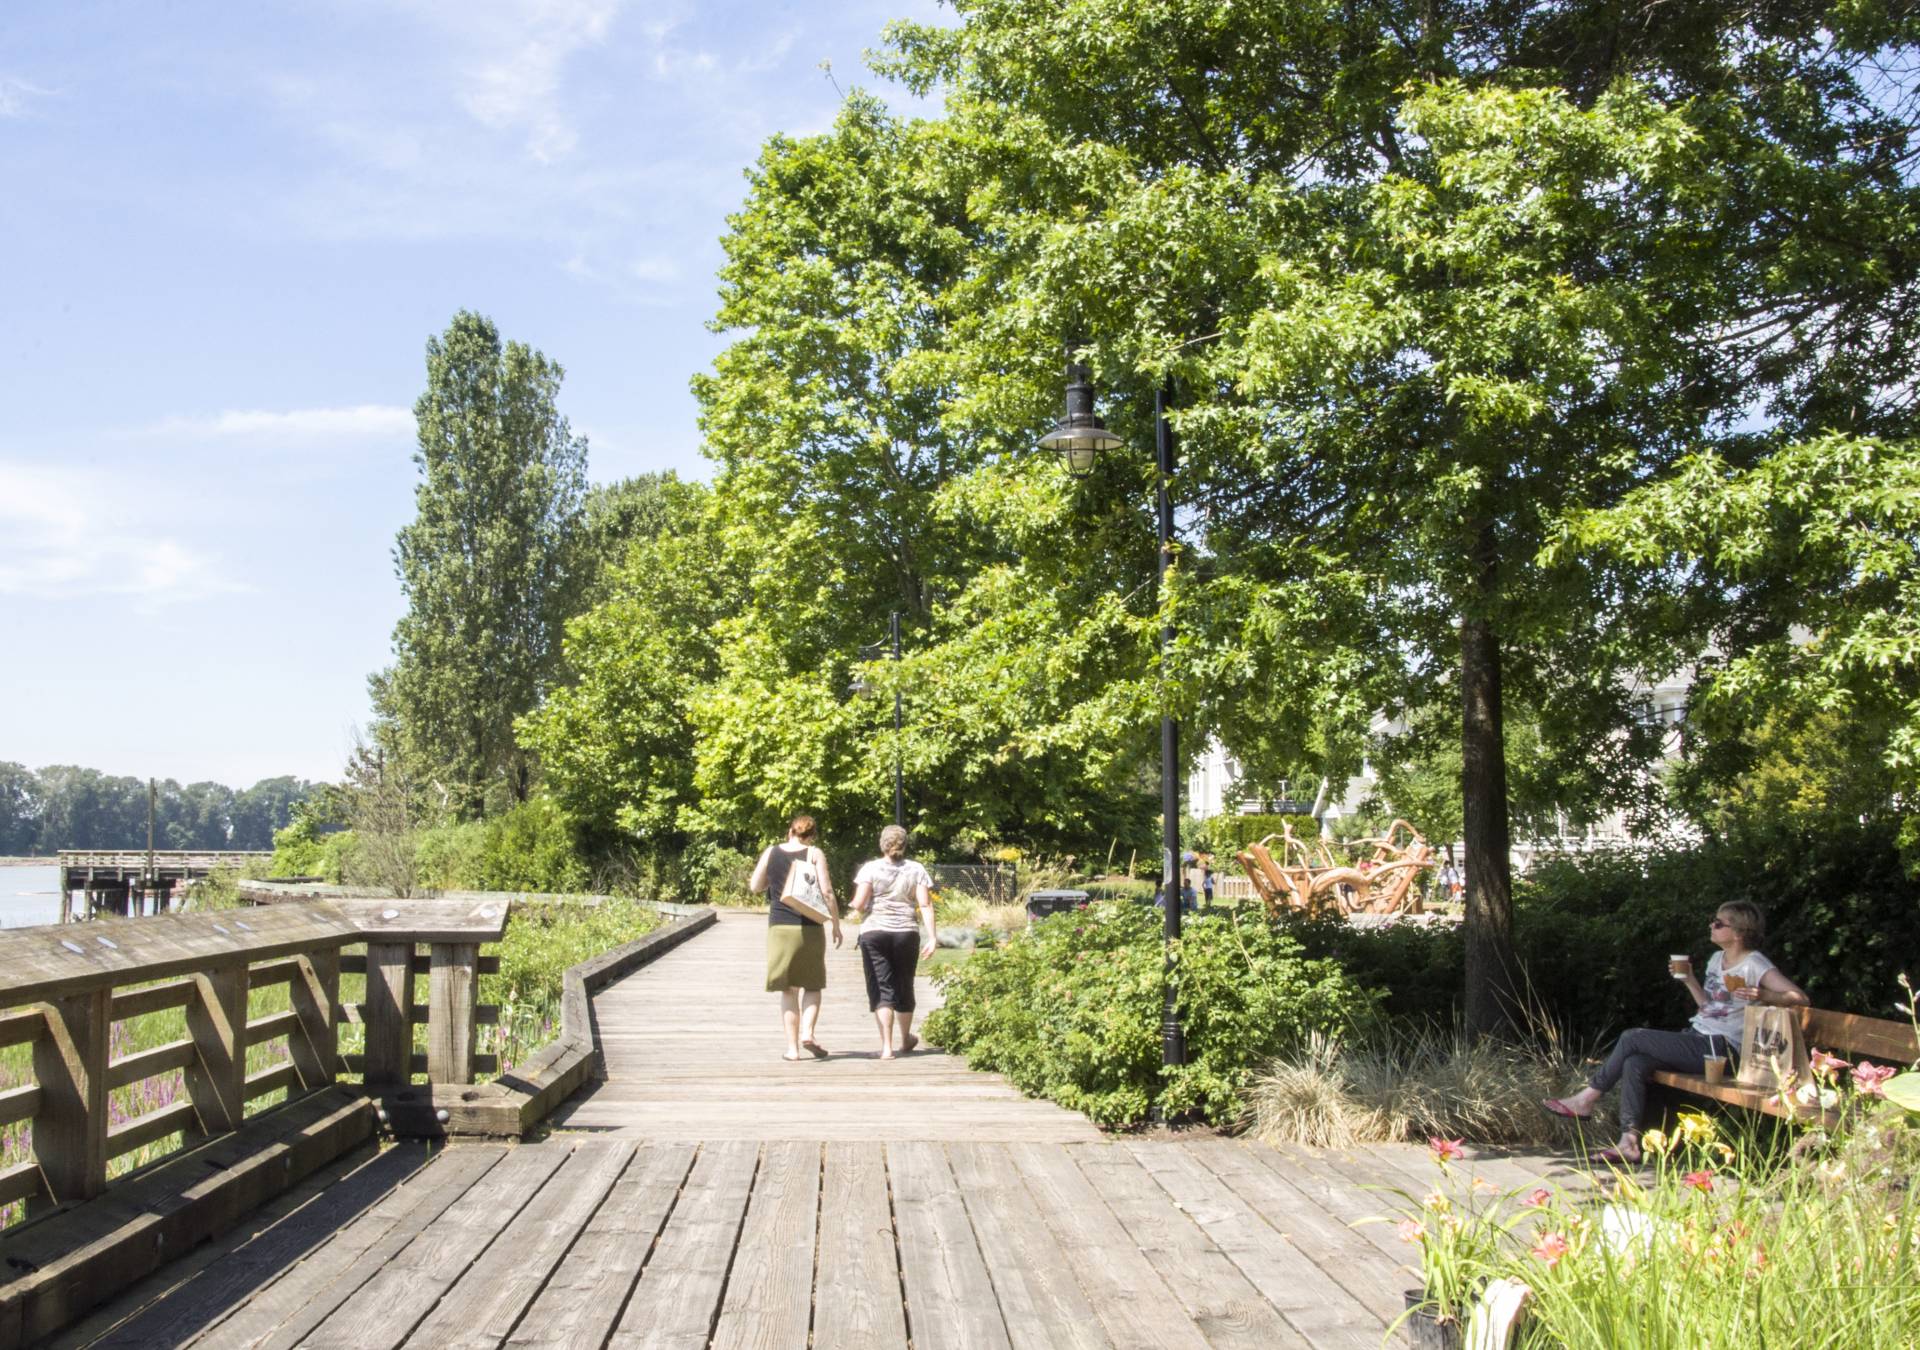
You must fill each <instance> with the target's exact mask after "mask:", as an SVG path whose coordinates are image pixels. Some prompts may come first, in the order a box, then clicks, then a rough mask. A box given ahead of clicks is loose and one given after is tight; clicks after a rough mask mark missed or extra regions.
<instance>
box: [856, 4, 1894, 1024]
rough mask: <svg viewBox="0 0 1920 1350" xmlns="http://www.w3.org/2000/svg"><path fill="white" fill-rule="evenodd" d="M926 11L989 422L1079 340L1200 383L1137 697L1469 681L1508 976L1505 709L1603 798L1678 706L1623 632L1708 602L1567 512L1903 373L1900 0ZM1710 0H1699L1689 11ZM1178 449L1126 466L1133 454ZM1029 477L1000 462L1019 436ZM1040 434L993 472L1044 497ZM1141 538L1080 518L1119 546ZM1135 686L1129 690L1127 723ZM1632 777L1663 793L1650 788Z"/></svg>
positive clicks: (909, 36) (1134, 422)
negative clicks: (959, 186)
mask: <svg viewBox="0 0 1920 1350" xmlns="http://www.w3.org/2000/svg"><path fill="white" fill-rule="evenodd" d="M958 8H959V10H960V12H961V15H962V18H963V23H962V25H961V26H960V27H959V28H958V29H932V28H915V27H906V28H902V29H900V30H898V31H897V38H896V56H895V58H894V59H893V61H892V63H891V66H890V68H891V69H892V70H894V71H895V72H897V73H900V74H902V75H904V76H905V77H906V78H907V79H908V80H909V81H910V82H911V83H912V84H913V85H914V86H915V87H916V88H918V89H921V90H931V89H933V88H935V87H936V86H943V87H944V88H945V89H946V91H947V95H948V102H947V108H948V114H947V117H946V119H945V126H946V132H945V135H944V137H940V138H934V137H924V138H923V139H926V140H927V141H928V143H929V144H930V145H938V146H943V147H945V148H946V149H947V153H946V154H945V155H944V156H942V158H941V159H940V161H939V162H940V163H943V164H945V165H947V166H949V169H950V171H951V172H952V173H954V174H955V175H956V177H957V178H958V179H959V180H960V181H964V182H965V183H966V185H967V188H968V192H969V195H968V199H967V200H968V204H969V210H970V213H971V219H970V221H969V229H970V232H971V234H972V236H973V237H974V238H977V239H979V240H981V241H983V245H984V246H983V247H981V248H980V249H979V250H978V251H977V252H976V253H975V254H974V255H973V256H972V257H970V259H969V266H968V271H967V275H966V276H964V277H962V278H960V279H957V280H956V281H955V282H954V283H953V284H952V285H950V286H949V287H947V288H946V291H945V298H946V309H947V324H946V325H945V330H944V331H945V336H944V338H943V339H942V340H941V343H940V345H939V347H938V352H939V360H940V363H941V368H942V370H943V372H944V373H945V374H946V377H947V378H948V379H950V380H951V381H952V382H953V383H954V384H955V385H956V386H958V387H962V388H965V389H966V390H967V394H966V396H965V397H964V398H960V399H957V400H955V402H954V403H953V405H952V406H950V408H949V409H948V415H947V417H946V419H945V420H946V425H947V426H948V428H949V429H950V430H964V429H970V430H972V431H973V433H974V434H975V435H976V436H977V437H980V438H982V439H983V441H984V440H985V439H987V438H989V437H991V436H992V434H993V431H992V429H993V428H998V429H999V430H1000V433H1001V434H1003V435H1007V436H1008V439H1009V440H1010V441H1012V444H1006V443H1004V442H1003V445H1005V448H1008V449H1012V448H1015V447H1016V446H1017V445H1018V444H1020V443H1021V442H1023V441H1024V442H1030V439H1031V437H1032V436H1033V434H1034V432H1035V430H1037V429H1038V428H1039V427H1042V426H1044V424H1045V421H1046V419H1047V412H1048V405H1050V404H1051V403H1052V401H1053V398H1054V397H1055V391H1056V390H1057V388H1058V384H1057V379H1058V377H1057V375H1056V374H1055V371H1056V370H1057V362H1058V355H1057V353H1058V352H1059V351H1060V349H1061V347H1062V346H1063V345H1065V344H1069V343H1070V344H1072V345H1073V346H1075V347H1076V348H1077V349H1078V351H1079V352H1080V354H1081V355H1082V356H1083V357H1085V358H1086V359H1087V360H1088V361H1089V362H1090V363H1091V364H1092V366H1093V367H1094V369H1095V371H1096V373H1097V374H1098V376H1099V377H1100V379H1101V381H1102V383H1103V384H1105V385H1106V386H1107V387H1108V388H1109V389H1110V390H1112V391H1114V393H1115V394H1116V395H1117V397H1116V399H1115V401H1114V404H1113V406H1114V408H1115V409H1116V412H1115V417H1114V420H1115V422H1116V425H1117V428H1118V429H1120V430H1121V431H1123V432H1125V433H1127V434H1128V435H1129V437H1130V439H1131V440H1132V441H1133V443H1135V444H1144V442H1145V437H1144V435H1143V434H1142V432H1143V430H1144V428H1143V427H1142V425H1141V420H1140V418H1139V416H1138V414H1137V413H1135V412H1133V411H1131V410H1134V409H1139V408H1142V407H1144V406H1145V405H1146V402H1147V399H1148V397H1149V394H1150V392H1151V391H1152V390H1153V389H1155V388H1156V387H1158V386H1160V385H1161V384H1162V383H1163V382H1165V381H1168V380H1172V381H1173V382H1174V384H1175V386H1176V388H1177V390H1178V395H1179V404H1180V411H1179V412H1178V414H1177V417H1176V423H1177V427H1178V430H1179V432H1180V434H1181V436H1182V439H1183V442H1184V446H1183V450H1184V455H1185V459H1186V463H1187V465H1188V467H1187V468H1186V469H1185V470H1183V475H1182V476H1183V480H1184V482H1183V486H1182V497H1183V499H1184V500H1185V501H1186V502H1187V503H1188V504H1189V506H1190V508H1192V509H1193V510H1194V511H1195V512H1196V513H1197V515H1198V517H1199V520H1200V521H1201V522H1204V540H1203V542H1202V543H1201V544H1200V545H1199V546H1197V547H1195V548H1192V549H1190V550H1189V551H1188V552H1187V553H1186V554H1185V555H1184V556H1183V558H1182V560H1181V566H1180V568H1179V575H1178V577H1177V580H1176V584H1175V585H1174V586H1173V588H1172V592H1171V595H1170V596H1169V597H1168V599H1167V611H1168V613H1167V617H1169V618H1171V619H1172V620H1173V621H1174V622H1175V623H1176V624H1177V625H1178V627H1179V628H1180V630H1181V632H1182V633H1183V635H1185V636H1184V638H1183V641H1182V644H1181V646H1180V647H1179V648H1178V649H1177V650H1176V652H1175V654H1174V658H1173V660H1172V661H1170V662H1168V663H1167V664H1166V665H1165V666H1164V667H1160V666H1158V665H1157V664H1156V663H1154V662H1153V661H1152V660H1151V659H1150V653H1151V648H1150V647H1149V646H1148V645H1147V644H1144V643H1140V644H1136V652H1135V659H1136V661H1137V663H1138V664H1137V665H1136V667H1135V670H1136V679H1135V681H1134V683H1133V688H1132V690H1131V691H1128V690H1126V689H1123V688H1122V689H1116V691H1115V692H1114V693H1113V694H1112V695H1111V696H1110V697H1109V698H1108V699H1107V700H1105V702H1106V706H1108V707H1109V708H1112V709H1115V710H1117V711H1120V712H1124V711H1125V710H1126V704H1127V702H1128V700H1129V699H1131V701H1132V704H1133V707H1134V709H1135V710H1136V717H1137V716H1139V715H1143V714H1150V713H1151V712H1154V711H1158V710H1159V709H1160V708H1161V707H1167V708H1171V709H1172V710H1174V711H1176V712H1182V713H1184V714H1186V715H1187V716H1188V718H1189V720H1190V722H1192V723H1194V724H1196V728H1195V729H1196V730H1206V729H1216V728H1217V729H1219V730H1220V731H1221V733H1222V734H1223V736H1224V737H1225V739H1226V740H1227V742H1228V744H1229V746H1230V747H1233V748H1236V749H1239V748H1240V747H1241V746H1242V745H1247V746H1251V747H1253V748H1254V749H1255V750H1257V751H1258V752H1259V753H1258V755H1255V754H1251V753H1243V754H1242V758H1243V759H1255V758H1260V757H1265V758H1268V759H1270V760H1272V761H1274V762H1285V761H1286V760H1287V759H1289V758H1291V757H1293V756H1294V755H1295V754H1298V753H1300V752H1317V753H1318V754H1319V755H1320V756H1321V757H1322V759H1323V760H1324V761H1326V762H1327V763H1328V766H1329V768H1337V767H1339V765H1340V764H1341V763H1342V762H1343V761H1344V762H1349V763H1350V762H1351V760H1352V759H1353V757H1354V756H1355V754H1356V751H1357V748H1358V746H1359V744H1360V742H1361V738H1362V737H1363V736H1364V732H1365V727H1366V720H1367V718H1369V717H1370V716H1371V715H1372V714H1373V713H1374V712H1375V711H1377V710H1386V711H1389V712H1396V713H1401V714H1407V713H1411V712H1415V711H1419V710H1423V709H1428V708H1436V707H1444V706H1446V705H1449V704H1450V705H1451V706H1452V708H1454V709H1455V710H1457V711H1456V712H1455V713H1454V714H1452V715H1453V716H1456V717H1457V718H1458V725H1459V727H1460V744H1461V751H1462V770H1463V792H1462V805H1463V825H1464V832H1465V836H1466V840H1467V845H1468V850H1469V867H1468V907H1469V908H1468V930H1467V944H1466V945H1467V962H1468V988H1469V993H1468V1007H1467V1013H1468V1018H1469V1021H1470V1023H1471V1024H1472V1025H1474V1026H1475V1027H1481V1028H1484V1027H1489V1026H1492V1025H1495V1024H1497V1023H1498V1022H1500V1021H1501V1020H1502V1018H1503V1015H1504V1012H1505V1007H1504V1006H1503V1003H1504V1001H1505V1000H1506V999H1507V998H1508V996H1509V994H1510V992H1511V989H1512V980H1513V976H1512V954H1511V943H1510V927H1511V879H1510V875H1509V870H1508V852H1509V847H1508V845H1509V831H1510V820H1509V798H1510V792H1509V785H1508V783H1507V780H1506V771H1505V766H1506V762H1507V754H1506V742H1507V736H1506V718H1507V712H1508V709H1509V706H1513V707H1515V708H1518V709H1524V710H1525V712H1526V714H1527V716H1528V718H1529V719H1530V720H1531V721H1532V722H1533V723H1534V724H1535V725H1537V727H1538V729H1539V733H1540V737H1541V746H1542V750H1543V753H1545V754H1549V755H1553V756H1555V757H1557V758H1559V759H1561V760H1562V761H1563V762H1564V764H1565V765H1566V766H1568V769H1567V771H1568V772H1569V773H1572V772H1573V771H1574V770H1579V771H1580V772H1579V775H1578V776H1580V777H1583V779H1584V781H1585V783H1586V784H1587V785H1588V786H1589V788H1590V790H1591V791H1592V792H1593V793H1594V794H1596V801H1597V802H1601V803H1604V802H1605V801H1606V799H1607V794H1608V793H1610V792H1613V791H1615V790H1616V789H1618V788H1625V789H1627V790H1628V791H1629V792H1630V793H1639V792H1641V791H1643V790H1644V784H1645V782H1646V779H1645V777H1644V776H1643V775H1640V774H1637V773H1636V774H1623V773H1620V772H1618V771H1617V770H1618V766H1619V765H1620V764H1622V763H1628V764H1634V763H1641V762H1644V761H1645V760H1646V759H1647V758H1648V757H1649V756H1651V755H1652V753H1653V752H1654V750H1655V749H1656V737H1655V736H1654V735H1653V734H1652V733H1651V732H1650V730H1649V729H1647V728H1643V727H1640V726H1639V725H1638V724H1637V723H1636V721H1635V718H1634V711H1635V710H1634V708H1633V706H1632V705H1633V699H1632V696H1631V691H1630V688H1629V687H1628V686H1627V683H1626V681H1624V680H1623V679H1622V678H1621V676H1622V674H1623V672H1627V671H1631V670H1635V669H1641V668H1652V667H1656V666H1658V665H1659V664H1660V663H1662V662H1667V663H1669V668H1671V663H1674V662H1676V661H1677V660H1678V658H1679V654H1681V653H1683V652H1684V651H1685V648H1686V646H1687V644H1688V643H1689V642H1691V641H1694V640H1696V639H1697V637H1698V634H1699V628H1698V624H1697V619H1698V615H1697V614H1696V613H1694V612H1691V611H1690V609H1689V607H1688V606H1687V605H1684V604H1682V605H1678V606H1676V605H1675V604H1673V602H1672V599H1671V593H1670V591H1669V590H1668V589H1667V588H1666V587H1665V586H1664V585H1662V584H1661V578H1660V576H1659V574H1658V569H1657V568H1652V567H1648V566H1645V565H1641V564H1640V563H1638V562H1637V561H1636V560H1634V559H1630V558H1623V557H1620V556H1618V555H1604V554H1594V555H1576V554H1574V553H1571V552H1562V553H1551V552H1543V549H1544V548H1545V546H1546V545H1547V543H1548V542H1549V541H1550V540H1551V539H1552V538H1554V536H1555V531H1556V529H1557V528H1558V522H1559V521H1560V520H1561V519H1562V518H1563V517H1564V516H1565V515H1567V514H1569V513H1574V512H1579V511H1583V510H1588V509H1592V508H1594V507H1605V506H1607V505H1610V504H1612V503H1614V502H1616V501H1618V500H1619V499H1620V498H1621V497H1622V496H1623V495H1624V494H1625V493H1626V492H1628V491H1629V490H1630V489H1632V488H1634V487H1635V486H1638V485H1640V484H1643V483H1646V482H1648V481H1653V480H1659V479H1661V478H1662V477H1663V476H1664V475H1666V474H1668V473H1669V472H1671V471H1672V469H1673V467H1674V465H1675V464H1676V463H1677V462H1678V461H1679V460H1680V459H1681V458H1682V456H1683V455H1685V454H1686V453H1687V452H1688V451H1690V450H1692V449H1694V448H1696V447H1698V446H1699V445H1701V444H1707V443H1718V444H1720V445H1722V446H1723V447H1725V449H1726V451H1727V453H1728V454H1729V455H1733V456H1736V457H1738V459H1739V460H1741V461H1750V460H1751V459H1752V458H1753V457H1754V456H1755V455H1756V454H1759V453H1762V452H1764V450H1765V449H1766V448H1767V446H1766V440H1765V438H1761V437H1755V436H1753V435H1751V434H1747V433H1744V432H1743V431H1742V430H1741V419H1742V416H1743V414H1745V413H1746V412H1747V410H1748V409H1750V408H1751V407H1752V406H1753V405H1754V404H1755V403H1757V402H1765V403H1766V404H1767V405H1768V406H1769V408H1770V409H1771V411H1772V413H1773V415H1774V416H1775V417H1776V418H1777V419H1779V421H1780V422H1781V423H1782V424H1783V425H1786V424H1796V425H1808V426H1814V425H1823V424H1830V423H1831V421H1832V420H1833V419H1835V418H1868V419H1871V418H1892V419H1895V420H1897V419H1898V418H1899V417H1900V416H1902V415H1903V404H1904V401H1905V398H1904V394H1903V393H1902V392H1901V391H1904V390H1908V389H1910V388H1911V387H1912V377H1913V374H1914V372H1913V369H1912V353H1913V351H1914V350H1915V344H1914V342H1913V340H1912V339H1913V327H1912V320H1913V314H1912V307H1911V305H1910V304H1908V303H1907V302H1906V300H1905V290H1906V282H1905V281H1904V280H1903V278H1904V277H1906V276H1909V275H1911V272H1912V268H1911V263H1910V261H1909V256H1910V253H1911V246H1910V244H1909V241H1908V234H1909V226H1908V224H1907V222H1908V221H1909V220H1910V219H1911V218H1912V213H1911V210H1910V202H1909V199H1910V191H1909V188H1908V186H1907V180H1906V168H1905V166H1906V165H1907V163H1908V157H1909V155H1910V154H1911V153H1912V149H1911V146H1912V138H1911V126H1910V120H1911V119H1910V112H1911V107H1910V104H1909V103H1908V101H1907V99H1906V96H1905V92H1904V91H1903V90H1900V89H1897V88H1895V89H1891V90H1889V89H1888V88H1886V87H1884V86H1883V85H1882V84H1878V83H1876V82H1878V81H1884V80H1885V79H1886V78H1888V77H1887V76H1886V75H1885V74H1884V72H1885V71H1886V70H1887V69H1888V67H1887V65H1886V64H1885V57H1886V54H1887V53H1888V51H1890V50H1898V51H1905V50H1908V49H1909V48H1910V46H1911V41H1912V37H1913V34H1912V33H1911V32H1910V31H1908V29H1907V27H1906V26H1905V25H1907V23H1908V21H1907V20H1906V19H1905V18H1901V17H1894V18H1888V17H1887V14H1886V12H1885V11H1881V10H1878V9H1872V10H1868V9H1862V8H1859V7H1841V8H1836V9H1831V10H1830V9H1829V8H1828V7H1826V6H1786V7H1778V8H1773V7H1769V8H1767V9H1764V10H1761V9H1755V8H1752V7H1722V6H1712V5H1706V4H1686V5H1682V6H1680V7H1679V10H1675V9H1673V8H1671V7H1662V9H1661V11H1660V18H1659V21H1658V22H1653V21H1651V16H1652V14H1653V11H1652V9H1651V8H1650V7H1645V6H1640V5H1625V6H1571V5H1569V6H1541V7H1530V8H1524V9H1516V8H1514V7H1511V6H1504V5H1497V4H1467V5H1459V6H1449V7H1446V8H1444V9H1434V8H1433V7H1431V6H1424V7H1416V6H1408V5H1404V4H1393V3H1381V4H1360V5H1343V6H1339V7H1333V6H1309V7H1305V8H1303V7H1301V6H1297V5H1291V4H1279V3H1268V4H1256V5H1251V6H1247V5H1241V4H1228V3H1226V0H1218V2H1217V3H1205V2H1204V0H1203V2H1202V3H1188V2H1184V0H1183V2H1182V3H1154V4H1146V5H1140V4H1132V3H1125V4H1123V3H1120V2H1119V0H1081V3H1074V4H1067V5H1059V4H1043V3H1040V0H980V3H962V4H960V5H959V6H958ZM1682 11H1684V12H1682ZM1141 476H1142V472H1141V468H1140V464H1139V458H1138V457H1136V458H1135V460H1134V461H1133V462H1132V463H1131V464H1129V465H1125V466H1117V467H1115V468H1113V469H1111V470H1109V471H1107V472H1106V475H1105V476H1104V477H1102V476H1100V475H1096V477H1095V479H1094V480H1093V483H1092V487H1091V490H1092V491H1097V492H1102V493H1105V492H1111V491H1112V490H1113V489H1114V488H1115V487H1116V486H1132V487H1133V488H1134V492H1133V494H1132V498H1131V499H1132V500H1134V501H1141V500H1143V499H1144V494H1143V493H1142V492H1140V491H1139V484H1140V479H1141ZM989 478H991V479H994V480H996V481H994V482H991V483H989V482H987V481H986V480H987V479H989ZM1030 478H1031V473H1030V471H1029V470H1027V469H1025V468H1024V467H1019V466H996V467H994V468H992V469H989V470H983V471H982V472H981V473H980V474H978V475H976V480H975V482H974V483H973V484H971V485H969V486H970V488H972V489H973V490H974V500H972V501H971V502H969V503H968V506H967V509H968V510H971V511H972V512H973V514H974V517H975V518H976V519H981V520H992V519H995V518H996V517H998V518H1002V519H1004V518H1005V513H1006V511H1007V509H1008V507H1009V504H1010V501H1012V500H1015V499H1012V498H1010V497H1009V488H1008V482H1009V480H1015V481H1019V480H1028V479H1030ZM1105 542H1106V541H1101V543H1097V544H1091V545H1089V546H1088V547H1087V548H1086V549H1084V550H1083V551H1082V553H1081V555H1080V556H1081V560H1082V561H1083V562H1088V563H1091V562H1093V561H1104V559H1103V558H1102V557H1101V554H1100V552H1099V549H1100V547H1101V544H1103V543H1105ZM1126 720H1127V719H1126V718H1125V717H1121V718H1119V719H1117V721H1118V722H1119V723H1121V724H1124V723H1125V722H1126ZM1627 804H1632V803H1631V802H1629V803H1627Z"/></svg>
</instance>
